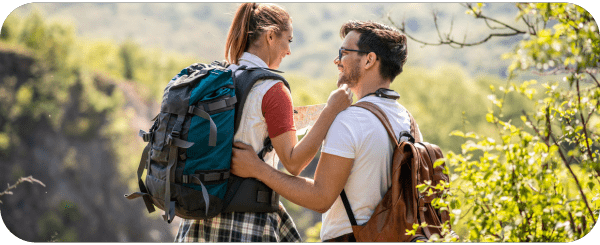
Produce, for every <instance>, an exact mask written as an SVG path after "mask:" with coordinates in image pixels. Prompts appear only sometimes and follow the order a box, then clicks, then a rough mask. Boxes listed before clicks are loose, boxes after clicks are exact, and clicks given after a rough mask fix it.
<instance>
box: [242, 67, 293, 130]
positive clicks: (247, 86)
mask: <svg viewBox="0 0 600 245" xmlns="http://www.w3.org/2000/svg"><path fill="white" fill-rule="evenodd" d="M238 70H241V71H242V73H241V74H239V75H235V73H236V72H237V71H236V72H233V73H232V76H233V84H234V86H235V97H237V103H236V104H235V121H234V132H237V130H238V128H239V126H240V121H241V119H242V110H243V109H244V105H245V104H246V99H247V98H248V94H249V93H250V90H251V89H252V87H253V86H254V84H256V82H258V81H260V80H264V79H273V80H280V81H282V82H283V84H284V85H285V86H286V87H287V88H288V89H289V90H290V91H291V89H290V84H289V83H288V82H287V81H286V80H285V78H284V77H283V76H281V75H279V74H276V73H274V72H280V71H277V70H273V69H268V68H260V67H251V68H248V67H246V66H241V67H240V68H238Z"/></svg>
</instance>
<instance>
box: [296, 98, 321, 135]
mask: <svg viewBox="0 0 600 245" xmlns="http://www.w3.org/2000/svg"><path fill="white" fill-rule="evenodd" d="M323 108H325V104H317V105H307V106H296V107H294V124H295V125H296V135H303V134H306V132H307V131H308V129H309V128H310V127H311V126H313V125H314V124H315V122H316V121H317V119H318V118H319V115H321V111H323Z"/></svg>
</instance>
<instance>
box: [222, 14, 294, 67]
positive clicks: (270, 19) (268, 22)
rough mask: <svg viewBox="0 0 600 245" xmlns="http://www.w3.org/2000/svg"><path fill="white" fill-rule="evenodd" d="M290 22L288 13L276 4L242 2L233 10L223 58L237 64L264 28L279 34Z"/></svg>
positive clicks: (285, 29) (286, 28)
mask: <svg viewBox="0 0 600 245" xmlns="http://www.w3.org/2000/svg"><path fill="white" fill-rule="evenodd" d="M291 22H292V20H291V17H290V15H289V14H288V13H287V12H286V11H285V10H284V9H283V8H282V7H280V6H278V5H275V4H264V3H261V4H259V3H242V4H241V5H240V6H239V7H238V9H237V11H236V12H235V15H234V17H233V21H232V23H231V27H230V28H229V33H228V34H227V42H226V43H225V59H226V60H227V61H228V62H229V63H232V64H238V60H239V58H240V57H242V54H243V53H244V52H245V51H247V50H248V47H250V44H251V43H253V42H255V41H256V40H257V39H258V38H259V37H260V35H261V34H262V33H263V32H264V31H265V30H269V29H272V30H273V31H275V34H277V35H279V34H281V33H282V32H283V31H287V30H288V24H289V23H291Z"/></svg>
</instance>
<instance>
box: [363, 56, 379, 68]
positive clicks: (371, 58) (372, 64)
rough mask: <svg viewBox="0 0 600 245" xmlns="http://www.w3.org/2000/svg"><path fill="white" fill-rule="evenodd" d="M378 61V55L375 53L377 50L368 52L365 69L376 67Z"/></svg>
mask: <svg viewBox="0 0 600 245" xmlns="http://www.w3.org/2000/svg"><path fill="white" fill-rule="evenodd" d="M376 61H377V55H376V54H375V52H370V53H368V54H367V57H366V59H365V70H368V69H371V68H372V67H375V62H376Z"/></svg>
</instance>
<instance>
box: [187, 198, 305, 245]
mask: <svg viewBox="0 0 600 245" xmlns="http://www.w3.org/2000/svg"><path fill="white" fill-rule="evenodd" d="M279 207H280V208H279V210H278V211H277V212H273V213H237V212H234V213H221V214H219V215H218V216H216V217H214V218H212V219H208V220H193V219H182V221H181V224H180V225H179V231H178V232H177V236H176V237H175V242H301V237H300V234H299V233H298V230H296V225H295V224H294V221H292V218H291V217H290V216H289V214H288V213H287V212H286V211H285V209H284V208H283V206H282V205H281V204H280V205H279Z"/></svg>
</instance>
